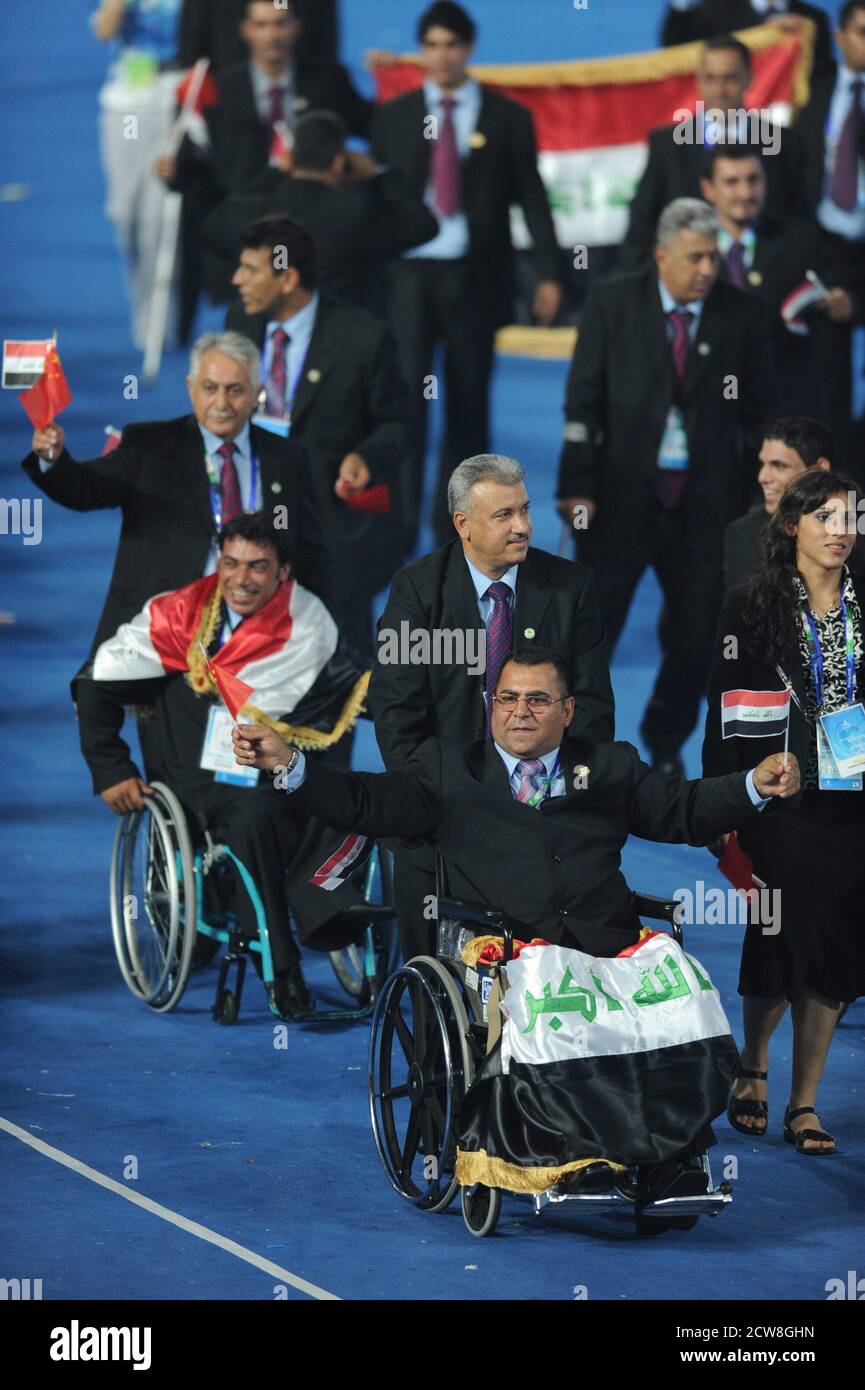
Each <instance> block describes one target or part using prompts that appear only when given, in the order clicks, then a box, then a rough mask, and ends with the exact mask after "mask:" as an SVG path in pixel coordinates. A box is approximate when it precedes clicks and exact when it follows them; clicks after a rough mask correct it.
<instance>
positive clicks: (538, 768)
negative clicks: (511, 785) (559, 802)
mask: <svg viewBox="0 0 865 1390" xmlns="http://www.w3.org/2000/svg"><path fill="white" fill-rule="evenodd" d="M514 772H517V773H519V778H520V785H519V786H518V788H517V790H516V793H515V796H516V799H517V801H528V800H530V798H531V797H533V796H534V794H535V792H537V791H539V790H540V788H539V787H538V784H537V782H536V781H535V778H536V777H539V776H540V774H541V773H542V772H543V773H545V772H546V769H545V767H544V764H543V763H542V761H541V759H540V758H524V759H523V760H522V762H519V763H517V765H516V767H515V768H514ZM541 801H543V797H540V798H539V800H538V801H537V802H536V803H535V804H536V805H537V806H540V804H541Z"/></svg>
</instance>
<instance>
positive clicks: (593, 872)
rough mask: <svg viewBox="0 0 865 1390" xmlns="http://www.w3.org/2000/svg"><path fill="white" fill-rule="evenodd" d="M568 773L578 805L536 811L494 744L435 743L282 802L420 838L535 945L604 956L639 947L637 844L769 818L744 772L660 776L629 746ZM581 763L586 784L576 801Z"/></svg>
mask: <svg viewBox="0 0 865 1390" xmlns="http://www.w3.org/2000/svg"><path fill="white" fill-rule="evenodd" d="M562 765H563V767H564V769H565V774H566V779H567V785H568V787H569V790H568V793H567V795H565V796H562V797H556V798H554V799H551V800H547V801H545V802H544V803H542V805H541V806H540V807H539V808H537V809H535V808H532V807H529V806H524V805H521V804H520V803H519V802H517V801H515V800H514V798H513V796H512V795H511V791H510V787H509V785H508V777H507V770H506V768H505V764H504V763H503V762H502V760H501V758H500V757H499V755H498V753H497V752H496V750H495V746H494V745H493V744H492V743H491V742H490V741H488V740H483V741H478V742H475V743H470V744H459V743H447V742H444V741H443V740H441V739H428V740H427V742H426V743H424V744H422V745H421V747H420V748H419V749H418V750H417V752H416V753H414V754H413V755H412V757H411V758H410V759H409V761H408V762H407V763H406V764H405V766H404V767H402V768H400V769H399V770H397V771H395V772H388V773H379V774H378V775H375V774H369V773H345V772H339V771H337V770H336V769H332V768H328V767H321V766H319V765H316V766H312V765H310V764H307V776H306V780H305V782H304V784H303V786H302V787H300V789H299V790H298V791H296V792H294V793H292V794H290V795H289V794H287V793H285V792H279V791H276V790H274V795H275V796H285V797H286V799H287V801H288V802H289V803H298V804H299V805H300V806H301V808H302V809H304V810H306V811H309V812H311V813H312V814H313V815H315V816H318V817H319V818H320V819H322V820H324V821H325V822H326V823H327V824H329V825H333V826H335V827H337V828H338V829H344V830H356V831H360V832H362V833H366V834H371V835H376V836H389V835H398V834H406V835H409V834H411V835H415V836H418V837H423V838H425V839H427V840H429V841H430V842H431V843H433V844H435V845H436V846H437V847H438V848H439V849H440V850H441V852H442V854H443V856H444V859H445V864H446V868H447V875H448V885H449V891H450V892H451V893H452V894H453V895H454V896H455V897H463V898H470V899H474V900H476V901H477V900H480V901H482V902H485V903H487V904H489V905H490V906H491V907H496V908H500V909H502V910H504V911H505V912H507V914H508V915H509V916H510V917H511V918H512V919H513V920H514V921H515V922H517V923H518V924H519V925H520V927H521V928H523V929H524V934H525V935H526V937H529V936H534V935H536V936H542V937H544V938H545V939H546V940H547V941H552V942H554V943H556V944H560V945H567V946H578V947H580V948H581V949H582V950H585V951H588V952H589V953H590V954H592V955H599V956H613V955H616V954H617V953H618V952H619V951H620V950H623V949H624V948H625V947H626V946H629V945H631V944H632V943H633V942H634V941H635V940H636V938H637V933H638V929H639V922H638V919H637V915H636V912H635V910H634V905H633V900H632V896H631V892H630V890H629V888H628V885H627V883H626V882H625V880H624V878H623V876H622V873H621V868H620V863H621V849H622V846H623V845H624V843H625V841H626V840H627V838H628V835H629V834H634V835H639V836H641V837H642V838H643V839H647V840H659V841H664V842H667V843H682V842H685V843H688V844H693V845H705V844H707V843H709V842H710V841H711V840H712V839H714V838H716V837H717V835H718V834H720V833H722V832H723V831H726V830H730V829H731V828H733V827H734V826H736V825H738V824H739V823H740V821H744V820H750V819H753V818H754V817H755V816H756V815H758V814H759V812H757V811H756V809H755V808H754V807H753V806H752V804H751V802H750V799H749V797H748V792H747V789H746V787H745V777H744V774H743V773H741V772H739V773H736V774H735V775H733V776H731V777H725V778H722V779H719V780H717V781H713V782H702V783H701V782H687V781H686V780H685V779H684V778H670V779H664V778H660V777H658V776H657V775H656V774H655V773H653V772H652V771H651V770H650V769H649V768H648V767H647V766H646V764H645V763H643V762H641V761H640V758H639V755H638V753H637V751H636V749H635V748H633V747H632V746H631V744H629V743H601V744H595V743H593V742H592V741H590V740H586V739H566V740H565V742H564V743H563V745H562ZM580 765H582V766H585V767H588V769H589V772H588V779H587V783H586V784H585V785H584V786H583V788H582V789H581V790H576V791H571V790H570V787H571V785H572V783H573V776H572V770H573V769H574V768H576V767H577V766H580ZM755 765H756V764H755Z"/></svg>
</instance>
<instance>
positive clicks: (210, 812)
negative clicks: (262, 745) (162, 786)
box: [172, 771, 303, 972]
mask: <svg viewBox="0 0 865 1390" xmlns="http://www.w3.org/2000/svg"><path fill="white" fill-rule="evenodd" d="M172 788H173V790H174V792H175V793H176V795H177V796H178V798H179V799H180V802H181V804H182V806H183V809H184V810H185V811H186V813H187V816H188V818H189V822H190V828H191V829H192V830H193V831H195V830H196V829H197V827H199V826H200V820H199V816H204V817H205V818H206V820H207V828H208V830H209V831H210V834H211V836H212V837H213V839H214V840H215V841H217V842H222V843H224V844H227V845H228V846H229V848H230V849H232V850H233V851H234V853H235V854H236V855H237V857H238V859H239V860H240V861H241V863H242V864H243V865H244V866H245V867H246V868H247V869H248V870H249V872H250V874H251V875H252V878H253V879H254V881H255V884H256V886H257V888H258V891H259V894H260V896H261V900H262V904H263V906H264V913H265V917H266V920H267V934H268V938H269V940H270V950H271V954H272V956H273V968H274V970H275V971H276V972H279V971H280V970H284V969H285V968H286V966H289V965H291V964H293V963H294V962H295V961H297V960H299V959H300V952H299V951H298V948H297V945H296V943H295V941H294V938H293V936H292V934H291V928H290V926H289V918H288V897H287V895H286V889H285V885H286V869H287V868H288V867H289V866H290V864H291V861H292V859H293V858H294V856H295V854H296V853H297V851H298V848H299V846H300V844H301V841H302V839H303V826H302V823H301V821H300V820H299V818H296V817H293V816H289V815H286V814H285V812H284V808H281V807H280V806H278V805H277V804H275V802H274V797H273V793H272V792H271V790H270V788H269V787H232V786H230V785H227V784H226V783H223V782H214V780H213V778H212V775H210V774H209V773H206V772H202V773H194V772H184V773H182V774H178V773H177V772H176V771H175V772H174V774H173V775H172ZM234 907H235V911H236V913H237V918H238V922H239V924H240V926H241V927H242V928H243V930H244V931H245V932H248V933H249V935H250V936H254V935H256V917H255V912H254V909H253V906H252V900H251V899H250V897H249V895H248V893H247V892H246V890H245V889H244V888H243V887H242V886H241V884H240V879H239V876H237V892H236V896H235V902H234Z"/></svg>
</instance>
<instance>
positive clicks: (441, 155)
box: [430, 97, 462, 217]
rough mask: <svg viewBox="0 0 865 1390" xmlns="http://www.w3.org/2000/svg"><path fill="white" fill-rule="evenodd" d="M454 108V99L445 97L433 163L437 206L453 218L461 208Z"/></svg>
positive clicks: (431, 170)
mask: <svg viewBox="0 0 865 1390" xmlns="http://www.w3.org/2000/svg"><path fill="white" fill-rule="evenodd" d="M455 105H456V102H455V101H454V99H453V97H442V109H443V111H444V116H443V117H442V120H441V123H440V129H439V132H438V139H437V140H436V142H435V144H434V145H433V152H432V158H431V160H430V173H431V175H432V185H433V194H434V197H435V205H436V207H437V208H438V210H439V212H440V213H441V215H442V217H452V216H453V214H454V213H455V212H459V210H460V208H461V207H462V189H461V186H460V185H461V182H462V180H461V177H460V155H459V150H458V149H457V136H456V130H455V129H454V118H453V116H452V114H451V112H452V111H453V108H454V106H455Z"/></svg>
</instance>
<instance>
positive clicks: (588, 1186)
mask: <svg viewBox="0 0 865 1390" xmlns="http://www.w3.org/2000/svg"><path fill="white" fill-rule="evenodd" d="M615 1181H616V1174H615V1173H614V1171H613V1169H612V1168H611V1167H610V1165H609V1163H603V1162H598V1163H587V1164H586V1166H585V1167H584V1168H575V1169H574V1171H573V1172H572V1173H565V1176H564V1177H563V1178H559V1181H558V1182H557V1183H555V1184H554V1186H553V1187H552V1188H551V1189H550V1195H551V1196H553V1197H597V1196H598V1195H599V1194H600V1193H601V1192H609V1190H610V1188H611V1187H612V1186H613V1184H614V1182H615Z"/></svg>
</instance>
